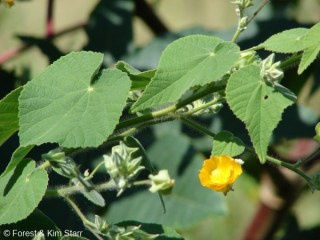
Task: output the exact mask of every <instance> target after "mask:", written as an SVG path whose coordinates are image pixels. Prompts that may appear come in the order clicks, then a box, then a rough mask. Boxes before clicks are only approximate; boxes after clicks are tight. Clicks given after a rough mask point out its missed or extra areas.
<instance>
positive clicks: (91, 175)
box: [84, 161, 104, 180]
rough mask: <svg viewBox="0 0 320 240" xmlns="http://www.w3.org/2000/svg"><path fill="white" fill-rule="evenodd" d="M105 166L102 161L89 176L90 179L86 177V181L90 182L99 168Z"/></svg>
mask: <svg viewBox="0 0 320 240" xmlns="http://www.w3.org/2000/svg"><path fill="white" fill-rule="evenodd" d="M103 164H104V161H101V162H100V163H99V164H98V165H97V166H96V167H95V168H94V169H93V171H92V172H91V173H90V174H89V176H88V177H85V178H84V179H85V180H89V179H91V178H93V177H94V175H95V174H96V172H97V171H98V170H99V168H100V167H101V166H102V165H103Z"/></svg>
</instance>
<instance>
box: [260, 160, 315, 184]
mask: <svg viewBox="0 0 320 240" xmlns="http://www.w3.org/2000/svg"><path fill="white" fill-rule="evenodd" d="M266 159H267V161H269V162H271V163H273V164H276V165H278V166H282V167H285V168H288V169H290V170H291V171H293V172H295V173H297V174H298V175H300V176H301V177H303V178H304V179H305V180H306V181H307V182H310V180H311V177H309V176H308V175H306V174H305V173H304V172H303V171H301V170H300V169H298V168H297V167H296V166H295V164H290V163H286V162H283V161H281V160H279V159H276V158H273V157H270V156H267V157H266Z"/></svg>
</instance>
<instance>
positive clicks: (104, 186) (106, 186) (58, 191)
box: [46, 181, 115, 197]
mask: <svg viewBox="0 0 320 240" xmlns="http://www.w3.org/2000/svg"><path fill="white" fill-rule="evenodd" d="M114 188H115V185H114V183H113V182H112V181H108V182H104V183H100V184H97V185H95V188H94V189H95V190H97V191H99V192H103V191H108V190H113V189H114ZM81 191H87V190H86V188H85V187H84V186H82V185H79V186H68V187H60V188H49V189H47V191H46V197H66V196H70V195H74V194H78V193H80V192H81Z"/></svg>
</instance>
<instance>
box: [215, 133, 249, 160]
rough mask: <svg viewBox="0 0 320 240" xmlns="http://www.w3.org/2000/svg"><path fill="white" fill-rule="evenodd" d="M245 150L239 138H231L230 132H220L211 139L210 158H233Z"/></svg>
mask: <svg viewBox="0 0 320 240" xmlns="http://www.w3.org/2000/svg"><path fill="white" fill-rule="evenodd" d="M244 150H245V146H244V143H243V142H242V141H241V139H240V138H237V137H235V136H233V134H232V133H231V132H228V131H221V132H219V133H218V134H217V135H216V136H215V137H214V138H213V147H212V152H211V156H214V155H221V154H226V155H229V156H231V157H235V156H238V155H240V154H241V153H243V151H244Z"/></svg>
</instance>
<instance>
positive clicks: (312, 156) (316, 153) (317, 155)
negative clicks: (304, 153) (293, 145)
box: [294, 147, 320, 168]
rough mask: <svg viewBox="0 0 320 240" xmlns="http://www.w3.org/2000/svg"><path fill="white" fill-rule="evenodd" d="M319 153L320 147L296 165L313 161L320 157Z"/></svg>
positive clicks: (299, 165) (297, 166)
mask: <svg viewBox="0 0 320 240" xmlns="http://www.w3.org/2000/svg"><path fill="white" fill-rule="evenodd" d="M319 155H320V147H319V148H318V149H317V150H316V151H315V152H314V153H312V154H311V155H310V156H308V157H307V158H306V159H304V160H302V161H299V162H297V163H295V164H294V166H295V167H296V168H299V167H302V166H303V165H305V164H307V163H308V162H310V161H313V160H314V159H315V158H317V157H319Z"/></svg>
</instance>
